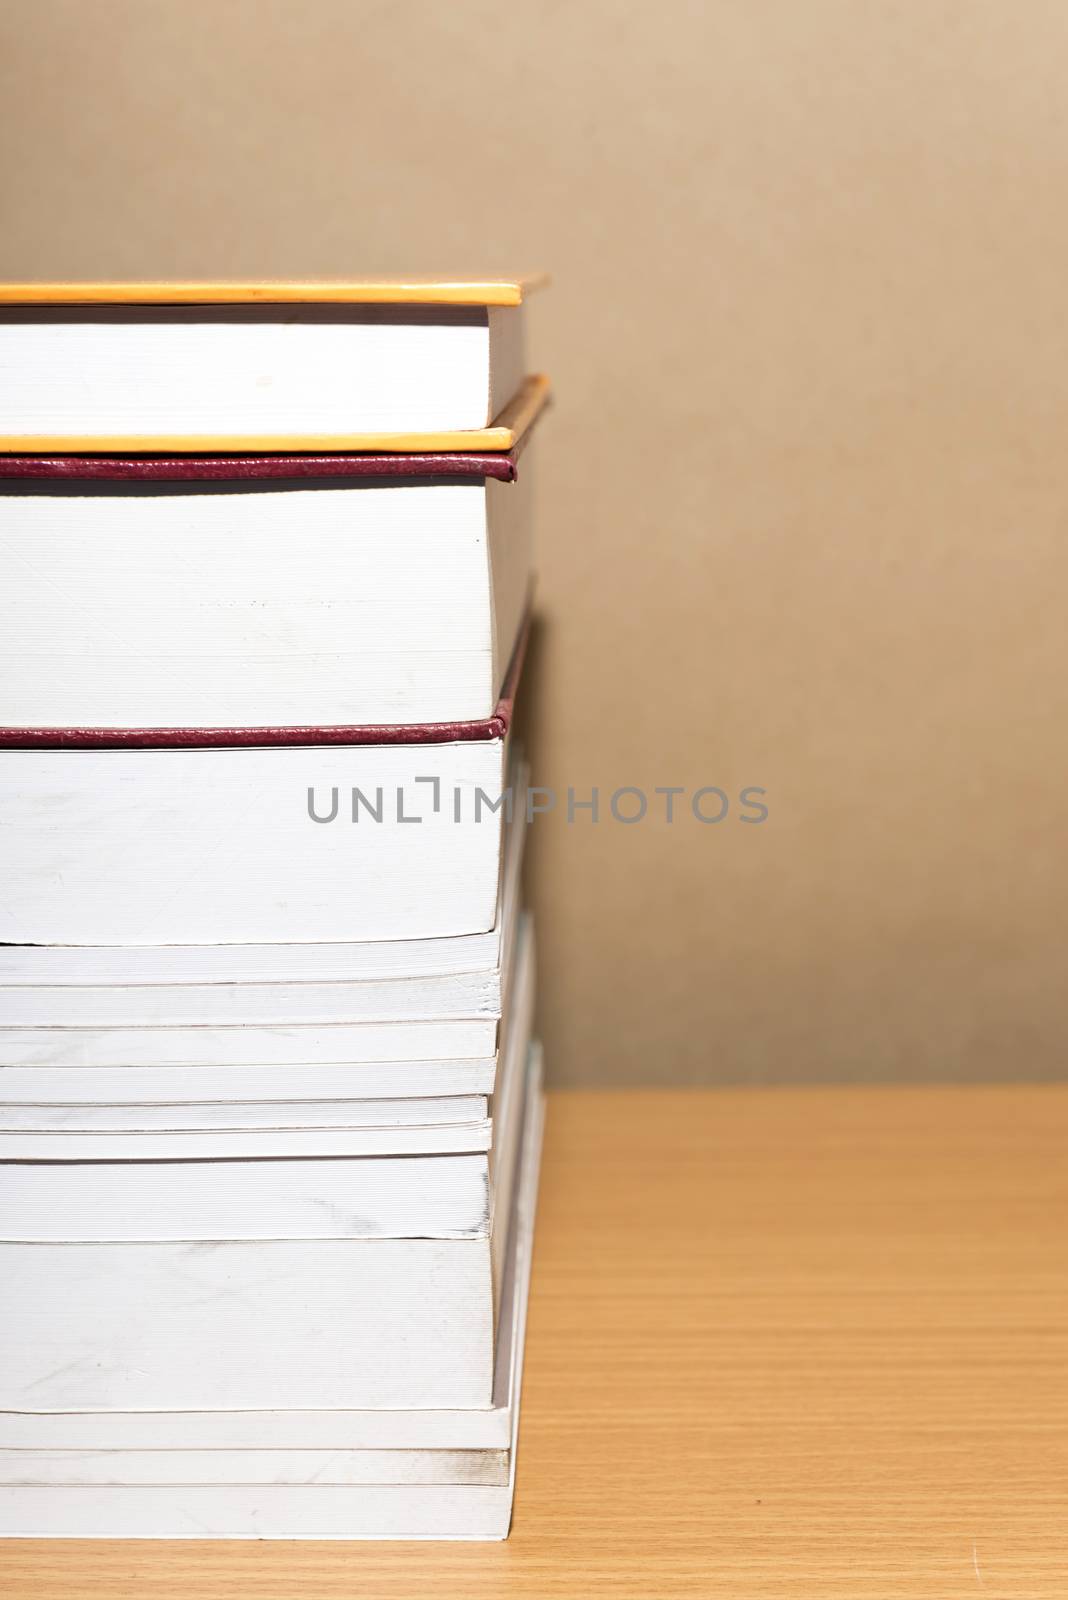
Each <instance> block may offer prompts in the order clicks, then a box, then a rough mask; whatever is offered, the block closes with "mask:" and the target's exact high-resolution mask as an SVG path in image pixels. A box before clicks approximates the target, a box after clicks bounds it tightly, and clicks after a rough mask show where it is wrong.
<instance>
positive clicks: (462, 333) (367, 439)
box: [0, 277, 548, 455]
mask: <svg viewBox="0 0 1068 1600" xmlns="http://www.w3.org/2000/svg"><path fill="white" fill-rule="evenodd" d="M542 281H544V280H540V279H537V278H534V277H527V278H519V277H517V278H512V279H500V280H486V281H470V282H461V281H452V280H448V281H446V280H434V281H431V280H416V279H404V280H399V279H398V280H395V281H386V280H381V281H378V280H374V281H351V282H349V281H346V282H340V281H339V282H327V281H319V282H290V283H267V282H256V283H253V282H230V283H221V282H218V283H214V282H203V283H187V282H180V283H179V282H175V283H164V282H160V283H98V284H89V283H48V284H46V283H37V284H27V283H9V284H2V285H0V370H2V371H3V372H4V374H5V382H4V385H3V387H2V389H0V452H5V453H8V454H21V455H39V454H42V453H49V452H63V453H71V454H79V453H80V454H89V453H99V452H111V451H122V452H129V453H135V454H137V453H142V454H147V453H156V452H161V451H162V452H179V453H180V452H189V453H194V452H196V453H199V452H205V451H207V452H224V453H225V452H245V451H257V452H261V451H265V452H270V451H307V450H314V451H330V450H340V451H349V452H352V451H406V452H411V451H442V450H445V451H456V450H510V449H511V448H513V446H514V445H515V443H516V442H517V440H518V439H519V438H520V437H521V435H522V433H523V432H524V430H525V429H526V428H527V427H529V425H530V423H531V422H532V421H533V419H534V417H535V416H536V415H537V414H538V412H539V411H540V410H541V408H542V406H543V405H544V404H545V401H546V398H547V394H548V383H547V380H546V379H545V378H543V377H539V376H531V375H529V374H528V372H527V366H526V350H525V337H524V314H523V301H524V299H525V296H526V295H527V294H528V293H529V292H530V291H531V290H532V289H533V288H536V287H538V285H539V283H540V282H542Z"/></svg>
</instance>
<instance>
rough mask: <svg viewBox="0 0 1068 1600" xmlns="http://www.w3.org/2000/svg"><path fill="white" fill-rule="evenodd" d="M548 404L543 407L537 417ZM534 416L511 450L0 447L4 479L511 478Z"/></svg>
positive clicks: (505, 480)
mask: <svg viewBox="0 0 1068 1600" xmlns="http://www.w3.org/2000/svg"><path fill="white" fill-rule="evenodd" d="M546 409H548V408H547V407H544V408H543V410H542V412H541V413H539V417H540V416H541V415H543V414H544V411H545V410H546ZM539 417H535V418H534V421H533V422H532V423H531V424H530V426H529V427H528V428H526V429H525V430H524V432H523V433H522V434H521V435H520V437H519V438H518V439H517V440H516V442H515V444H514V445H513V446H512V448H511V449H510V450H428V451H408V452H398V453H377V452H371V451H366V452H350V453H346V452H344V451H335V452H319V453H312V452H307V453H296V452H289V453H287V454H278V453H263V452H260V453H257V454H255V455H211V456H209V455H180V456H167V455H156V456H151V455H149V456H123V455H106V454H95V455H45V456H24V455H6V454H3V453H0V482H2V481H3V480H4V479H9V480H26V479H47V480H49V481H51V482H53V483H55V482H82V481H93V482H102V483H107V482H116V483H250V482H257V481H259V480H261V479H268V480H269V479H271V478H497V479H499V480H500V482H501V483H514V482H515V480H516V478H517V477H518V476H519V472H518V461H519V457H520V456H521V455H522V453H523V450H524V448H525V446H526V443H527V440H528V439H529V438H530V435H531V434H532V433H533V431H534V429H535V428H536V426H537V424H538V421H539Z"/></svg>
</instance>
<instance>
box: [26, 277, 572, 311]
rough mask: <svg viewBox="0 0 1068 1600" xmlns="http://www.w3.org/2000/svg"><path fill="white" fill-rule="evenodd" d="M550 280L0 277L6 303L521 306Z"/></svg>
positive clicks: (537, 278) (35, 304) (520, 278)
mask: <svg viewBox="0 0 1068 1600" xmlns="http://www.w3.org/2000/svg"><path fill="white" fill-rule="evenodd" d="M547 282H548V278H547V277H546V275H545V274H544V273H528V274H525V275H521V276H519V277H515V278H489V279H485V280H482V279H478V280H472V281H464V280H462V279H458V280H452V279H437V278H426V279H420V278H396V279H386V278H382V279H352V280H346V279H337V280H331V279H328V278H311V279H307V280H301V279H294V280H290V281H286V282H278V283H271V282H269V281H266V280H259V279H236V280H230V281H227V280H225V279H220V280H218V281H215V282H212V281H208V280H205V281H195V280H192V279H176V280H173V281H169V280H167V279H160V280H158V281H153V282H145V283H132V282H131V283H124V282H113V283H0V305H5V306H129V305H158V306H176V305H183V306H188V305H300V304H303V305H316V304H318V305H428V306H432V305H440V306H517V305H520V304H521V303H522V301H523V299H524V296H526V295H528V294H530V293H532V292H533V290H535V289H540V288H543V287H544V286H545V284H546V283H547Z"/></svg>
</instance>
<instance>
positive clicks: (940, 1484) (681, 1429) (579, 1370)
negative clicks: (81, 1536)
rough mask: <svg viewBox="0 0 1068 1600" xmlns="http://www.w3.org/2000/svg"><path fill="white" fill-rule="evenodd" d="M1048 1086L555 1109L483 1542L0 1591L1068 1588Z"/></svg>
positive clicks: (423, 1594) (1058, 1242) (14, 1585)
mask: <svg viewBox="0 0 1068 1600" xmlns="http://www.w3.org/2000/svg"><path fill="white" fill-rule="evenodd" d="M1066 1131H1068V1089H1066V1088H1061V1087H1056V1086H1049V1087H1023V1088H1011V1087H944V1088H941V1087H940V1088H935V1087H931V1088H915V1087H909V1088H875V1087H871V1088H861V1089H841V1088H813V1089H796V1090H795V1089H775V1090H763V1091H762V1090H722V1091H715V1090H711V1091H710V1090H704V1091H701V1090H693V1091H686V1090H678V1091H641V1092H603V1093H596V1092H593V1093H590V1092H584V1093H558V1094H556V1095H554V1096H553V1097H552V1098H551V1101H550V1114H549V1129H548V1140H547V1147H546V1159H545V1168H544V1173H543V1179H542V1193H541V1203H540V1212H539V1233H538V1243H537V1254H536V1263H535V1282H534V1298H533V1305H532V1310H531V1325H530V1332H529V1343H528V1361H527V1377H526V1389H525V1395H524V1420H523V1427H522V1436H521V1446H520V1464H519V1480H518V1493H517V1498H516V1508H515V1521H514V1531H513V1534H512V1537H511V1539H510V1540H509V1542H508V1543H507V1544H504V1545H482V1546H478V1545H445V1544H434V1545H403V1546H397V1545H394V1546H390V1545H344V1544H307V1545H299V1544H286V1545H271V1544H233V1545H222V1544H218V1543H215V1544H208V1543H205V1544H95V1543H85V1542H82V1543H70V1544H58V1543H53V1544H45V1543H41V1542H33V1543H20V1542H15V1541H12V1542H9V1543H7V1544H6V1545H4V1546H3V1547H2V1548H0V1592H3V1593H4V1595H5V1596H18V1597H19V1600H23V1597H25V1600H60V1597H61V1596H62V1597H64V1600H67V1597H70V1596H72V1595H84V1596H92V1597H94V1600H111V1597H118V1596H124V1597H125V1596H144V1595H149V1594H151V1595H152V1596H153V1597H154V1600H155V1597H164V1596H165V1597H171V1596H174V1597H178V1596H182V1597H183V1600H188V1597H190V1596H196V1597H204V1600H235V1597H238V1596H245V1595H248V1596H256V1597H257V1600H294V1597H296V1596H298V1595H299V1596H300V1597H301V1600H309V1597H316V1596H330V1597H334V1596H337V1597H341V1596H346V1597H364V1596H366V1597H369V1600H370V1597H373V1600H379V1597H381V1600H400V1597H409V1596H410V1597H419V1600H452V1597H460V1596H463V1597H465V1600H483V1597H486V1600H489V1597H494V1600H507V1597H510V1596H516V1597H529V1600H535V1597H537V1600H558V1597H559V1600H563V1597H568V1600H571V1597H583V1596H587V1595H592V1596H602V1595H603V1596H606V1597H610V1600H624V1597H626V1600H639V1597H640V1600H647V1597H651V1596H690V1597H706V1596H730V1597H731V1600H750V1597H753V1600H764V1597H776V1600H787V1597H790V1600H793V1597H804V1600H824V1597H835V1600H846V1597H849V1600H853V1597H856V1600H861V1597H878V1600H896V1597H898V1596H902V1597H903V1596H909V1597H918V1596H923V1597H930V1600H952V1597H954V1596H959V1595H969V1596H971V1595H979V1596H983V1597H984V1600H986V1597H995V1596H1019V1597H1029V1596H1063V1595H1065V1594H1066V1593H1068V1452H1066V1439H1068V1363H1066V1355H1068V1344H1066V1334H1068V1251H1066V1249H1065V1230H1066V1223H1068V1182H1066V1169H1065V1160H1064V1152H1065V1143H1066V1140H1065V1135H1066Z"/></svg>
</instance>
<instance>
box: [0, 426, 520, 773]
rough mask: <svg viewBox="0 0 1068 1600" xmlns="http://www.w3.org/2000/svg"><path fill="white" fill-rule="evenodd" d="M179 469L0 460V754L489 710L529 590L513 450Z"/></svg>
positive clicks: (218, 463)
mask: <svg viewBox="0 0 1068 1600" xmlns="http://www.w3.org/2000/svg"><path fill="white" fill-rule="evenodd" d="M172 459H174V458H172ZM178 459H179V460H182V461H184V463H185V466H186V469H187V470H186V471H184V472H183V474H182V476H181V478H179V479H177V480H174V479H171V478H167V479H163V478H161V477H160V475H159V472H158V470H157V471H154V472H153V475H152V476H145V475H144V474H143V469H144V468H145V467H151V468H153V469H159V468H161V466H162V463H161V461H160V459H159V458H156V457H146V458H144V459H143V460H142V461H141V462H140V463H139V462H138V461H137V459H136V458H134V459H133V460H126V461H122V460H119V461H114V462H110V463H109V460H108V458H106V457H103V458H102V457H92V458H91V457H83V458H77V457H67V458H65V461H56V460H53V459H51V458H40V457H26V458H21V457H17V456H8V457H6V458H2V457H0V744H12V745H18V744H20V743H24V742H25V741H26V738H27V732H28V731H29V736H31V737H33V738H34V739H35V740H36V741H37V742H38V743H47V742H49V730H53V731H54V730H64V729H75V728H82V729H84V730H87V735H86V736H87V737H88V736H89V735H90V733H92V732H93V731H95V735H96V737H97V738H98V739H101V740H106V739H107V738H108V736H109V735H111V736H113V738H114V740H115V741H116V742H118V741H120V740H121V739H122V738H123V737H124V736H126V737H127V738H128V740H129V742H131V743H144V742H146V740H148V741H151V740H152V739H155V740H156V741H157V742H159V740H160V739H161V738H163V739H165V740H169V741H171V742H180V741H181V737H182V734H181V730H183V729H186V730H197V729H202V728H205V727H223V728H225V727H238V728H242V729H245V730H256V729H260V730H265V731H267V730H271V729H277V728H280V727H282V728H284V727H287V726H297V727H317V726H334V727H352V726H361V725H367V724H370V725H375V724H420V723H431V724H432V723H452V722H464V721H477V720H479V719H482V720H485V719H488V718H489V717H490V716H492V714H493V710H494V706H495V705H496V703H497V700H498V698H499V696H500V693H501V688H502V685H503V681H504V675H505V672H506V670H507V667H508V664H509V661H510V660H511V657H512V654H513V651H514V649H515V645H516V640H517V637H518V633H519V628H520V625H521V622H522V618H523V613H524V607H525V605H526V602H527V599H528V596H529V593H530V589H531V583H532V561H531V515H530V486H531V473H530V470H529V467H530V457H529V455H524V456H523V458H522V460H521V461H519V462H518V465H517V451H513V452H511V453H510V454H509V455H508V456H507V457H505V459H506V460H507V462H508V463H509V464H510V468H511V471H510V475H509V476H507V477H504V478H502V476H500V475H499V474H497V473H493V474H490V473H488V472H486V471H485V469H484V467H480V470H479V471H477V472H471V471H469V470H459V469H458V467H457V463H458V462H462V461H464V460H465V458H464V457H462V456H454V457H453V458H452V459H451V460H449V459H448V458H443V457H442V456H440V455H436V456H435V455H432V456H418V455H405V456H398V457H396V458H395V460H396V462H397V464H398V465H397V466H395V467H390V466H389V465H388V463H389V461H390V458H389V457H381V456H380V457H376V458H372V459H373V460H375V461H376V462H377V463H378V466H377V470H376V471H375V472H374V474H373V475H367V474H365V473H363V472H362V471H355V470H352V468H353V467H354V466H356V465H358V464H359V463H361V462H362V461H363V460H364V459H365V458H363V457H358V456H355V457H354V456H349V457H346V458H341V459H342V460H343V461H345V462H346V463H347V464H348V468H349V470H347V471H345V472H340V471H336V470H335V471H329V472H328V471H327V470H326V464H325V462H324V458H322V457H319V458H317V459H318V463H319V465H318V467H317V468H316V470H315V471H314V472H312V471H310V470H302V471H300V472H299V473H298V472H297V471H296V468H295V466H294V468H293V475H291V476H277V475H275V474H274V473H271V474H270V475H266V474H257V475H253V473H252V472H251V471H250V470H249V463H247V462H243V461H242V458H240V457H228V458H218V457H216V458H211V459H205V458H202V457H186V458H178ZM327 459H328V458H327ZM474 460H475V463H476V464H479V465H480V463H481V461H483V460H484V458H478V457H476V458H474ZM78 461H80V462H81V468H80V473H79V474H78V475H76V473H75V471H74V470H73V469H72V467H71V465H70V464H71V462H78ZM259 461H260V464H261V465H262V464H263V463H264V462H265V461H268V462H269V461H270V458H259ZM227 462H230V463H232V464H233V465H232V467H231V471H232V472H233V474H234V475H233V476H231V477H229V478H228V477H225V476H223V473H224V471H225V470H226V463H227ZM254 465H255V463H253V466H254ZM335 465H336V464H335ZM20 466H21V467H22V468H26V467H30V466H32V467H35V468H37V469H39V471H38V472H37V473H35V474H34V475H30V474H29V473H28V472H26V471H24V470H23V471H19V470H18V469H19V467H20ZM90 466H92V467H93V468H94V469H95V470H94V471H93V475H92V476H90V477H87V476H84V475H82V474H84V473H85V471H86V470H87V468H88V467H90ZM102 467H106V468H107V472H106V473H105V472H104V471H102V470H100V469H101V468H102ZM34 730H37V731H36V732H34ZM61 736H62V735H61V734H57V733H54V738H55V737H61Z"/></svg>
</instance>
